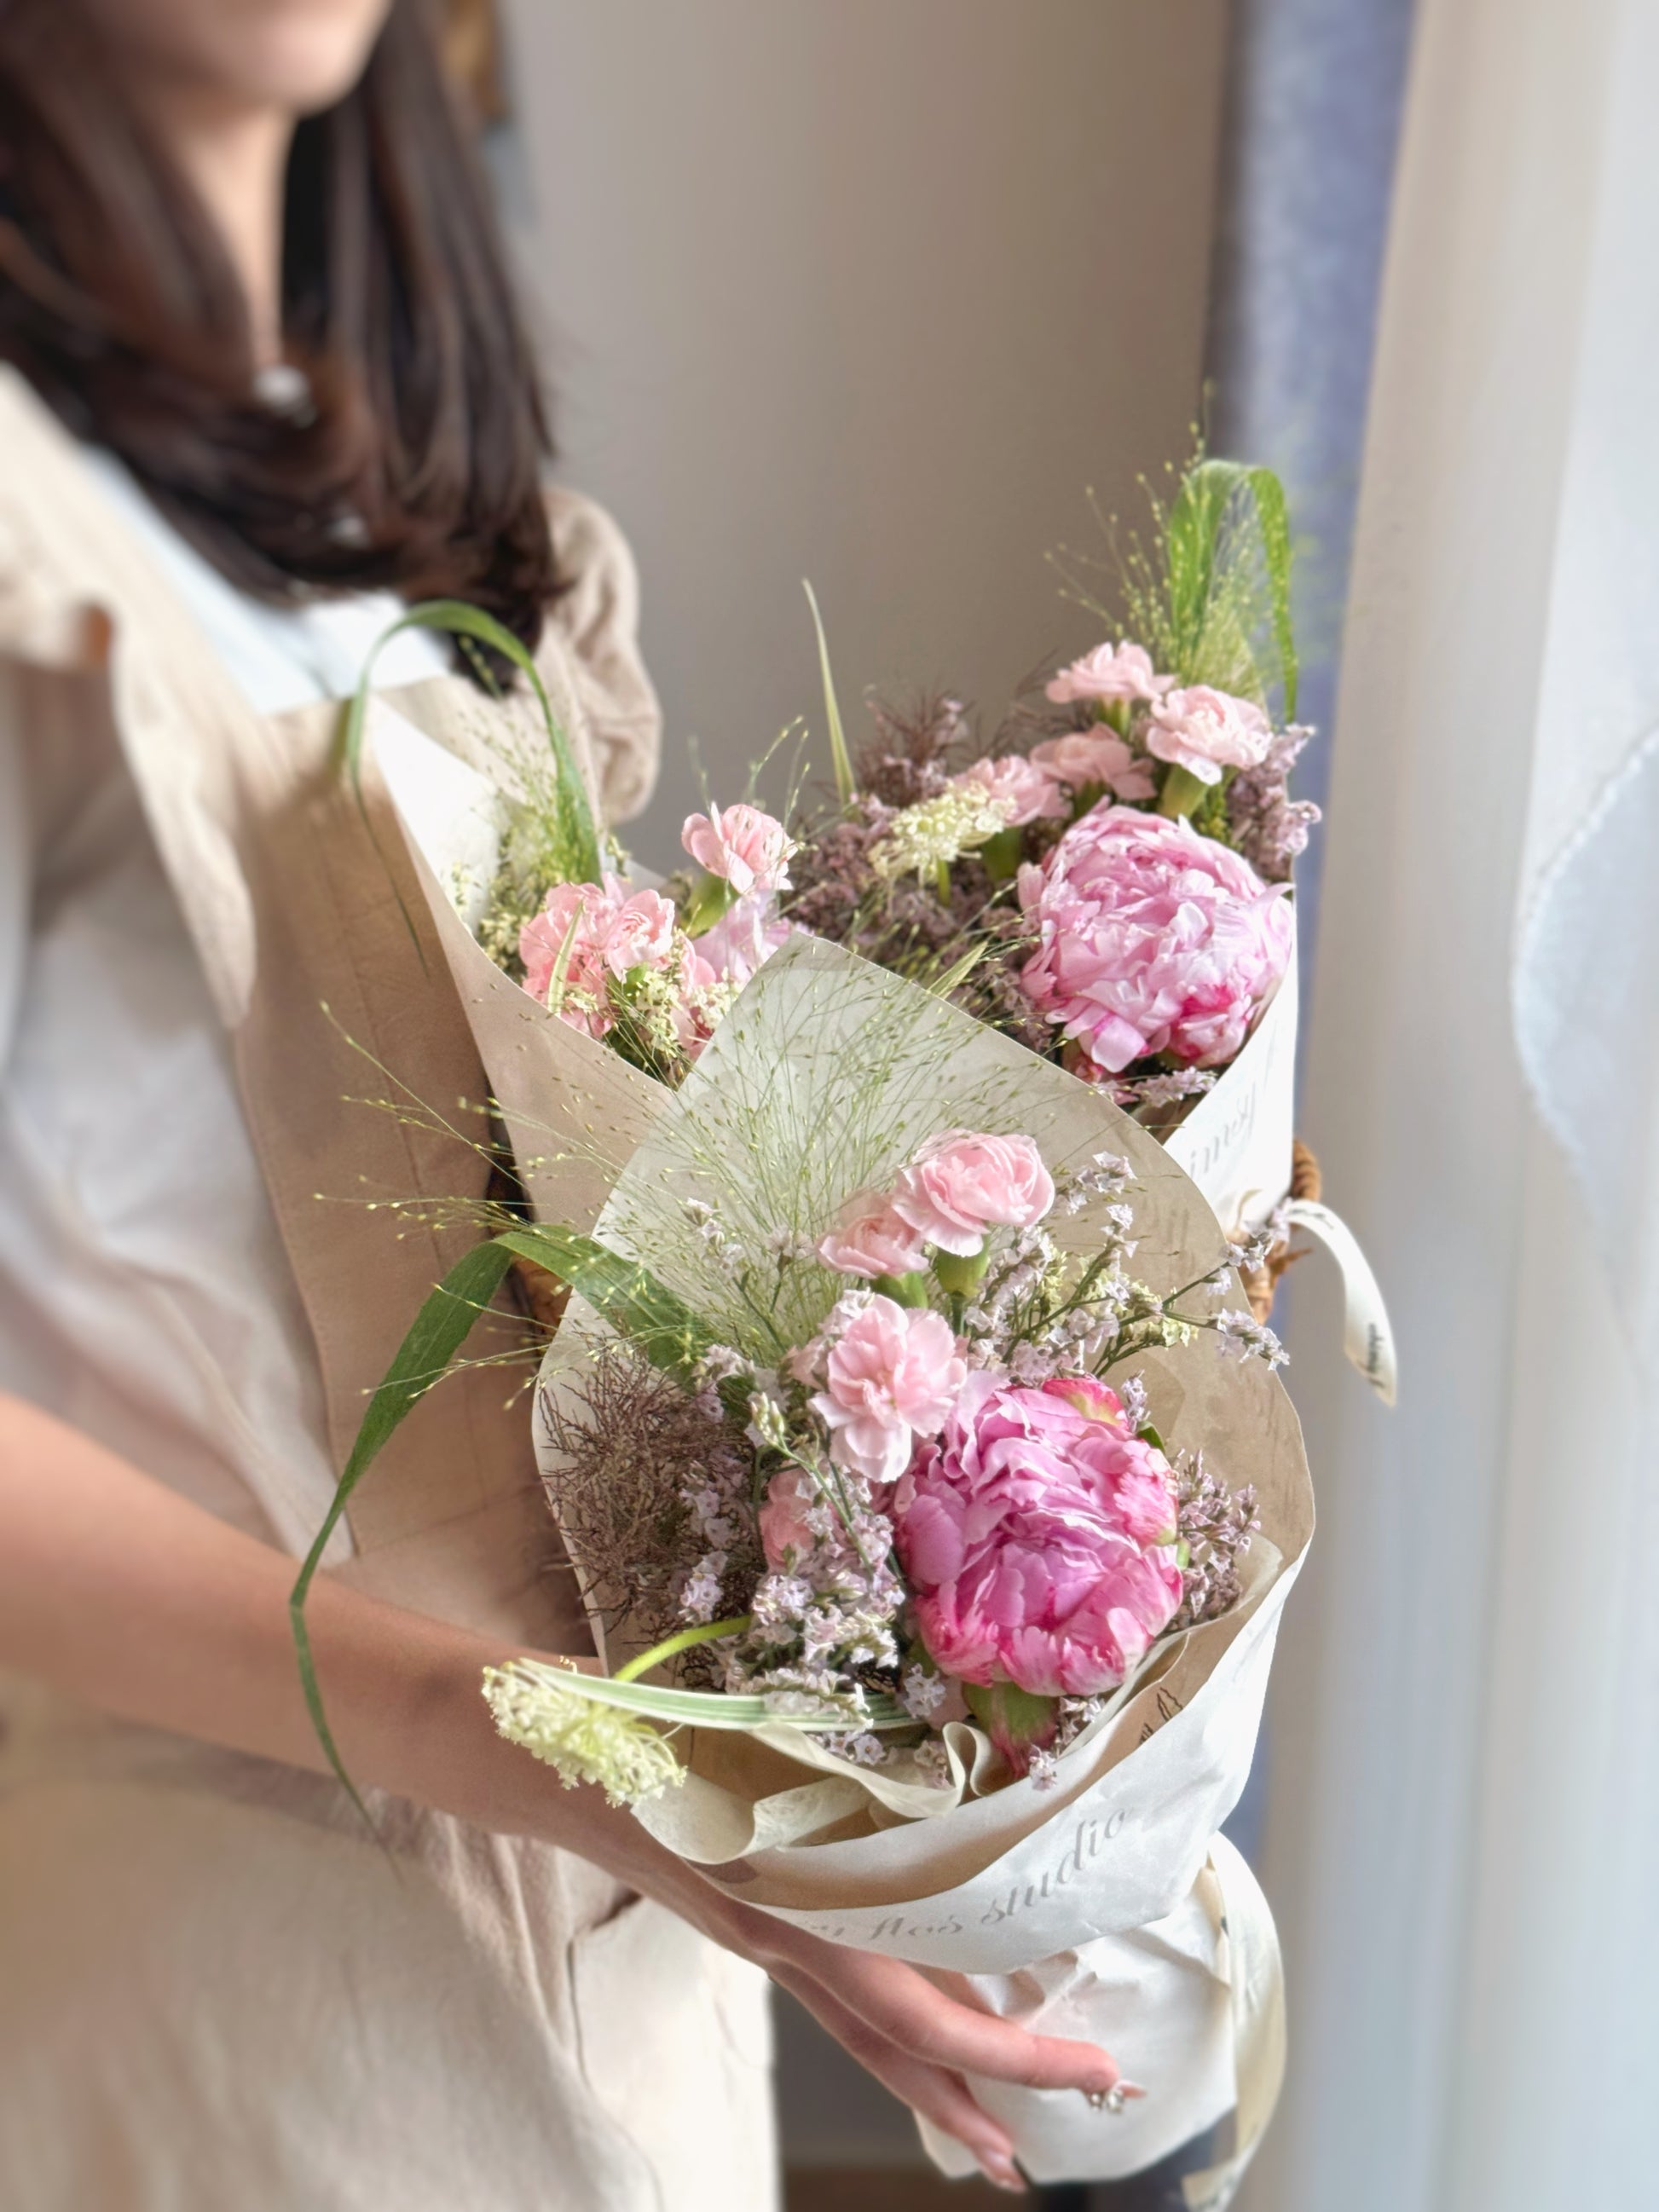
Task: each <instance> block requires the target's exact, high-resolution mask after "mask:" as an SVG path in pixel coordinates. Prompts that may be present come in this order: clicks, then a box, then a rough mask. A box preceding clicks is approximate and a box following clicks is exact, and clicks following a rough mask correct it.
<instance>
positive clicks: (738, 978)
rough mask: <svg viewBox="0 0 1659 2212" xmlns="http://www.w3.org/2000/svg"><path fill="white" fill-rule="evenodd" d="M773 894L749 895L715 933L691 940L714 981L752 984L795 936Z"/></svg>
mask: <svg viewBox="0 0 1659 2212" xmlns="http://www.w3.org/2000/svg"><path fill="white" fill-rule="evenodd" d="M792 935H793V924H792V923H790V922H787V921H783V920H782V919H781V917H780V916H779V915H778V913H777V910H776V902H775V899H774V897H773V895H772V893H771V892H770V891H759V890H756V891H750V893H749V894H748V896H746V897H744V898H740V899H739V900H738V902H737V903H736V905H735V906H732V907H729V908H727V909H726V913H725V914H723V915H721V917H720V920H719V921H717V922H716V923H715V924H714V927H713V928H712V929H706V930H704V932H703V933H702V936H701V937H698V938H695V939H693V940H692V943H693V947H694V950H695V951H696V955H697V957H698V958H699V959H700V960H702V962H703V963H705V964H706V965H707V967H708V971H709V975H710V977H711V979H713V980H715V981H720V982H724V983H736V984H738V985H739V986H741V985H743V984H744V983H747V982H749V981H750V980H751V978H752V977H753V976H754V975H756V974H757V973H758V971H759V970H760V969H763V967H764V966H765V965H766V963H767V962H768V961H769V959H770V958H771V957H772V955H773V954H774V953H775V951H777V950H778V949H779V947H780V946H781V945H787V943H788V942H789V939H790V938H791V936H792Z"/></svg>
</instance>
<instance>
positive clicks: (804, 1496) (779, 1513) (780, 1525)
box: [755, 1467, 822, 1573]
mask: <svg viewBox="0 0 1659 2212" xmlns="http://www.w3.org/2000/svg"><path fill="white" fill-rule="evenodd" d="M815 1510H816V1511H820V1512H821V1511H822V1508H821V1507H820V1506H819V1505H818V1498H817V1486H816V1485H815V1484H814V1482H813V1480H812V1478H811V1475H810V1474H807V1472H806V1470H805V1468H799V1467H785V1468H779V1470H778V1472H777V1473H776V1474H775V1475H774V1476H773V1477H772V1480H771V1481H770V1482H769V1484H768V1485H767V1488H766V1503H765V1504H764V1505H763V1506H762V1507H761V1509H760V1511H759V1512H758V1513H757V1515H756V1516H755V1518H756V1519H757V1522H759V1523H760V1539H761V1548H762V1549H763V1551H764V1553H766V1564H767V1565H768V1566H769V1567H770V1568H772V1570H773V1571H774V1572H775V1573H783V1572H784V1571H787V1568H788V1566H789V1565H790V1555H791V1554H792V1553H793V1556H794V1560H795V1562H796V1563H797V1564H799V1561H800V1560H802V1559H805V1557H806V1556H807V1554H808V1553H810V1552H811V1550H812V1548H813V1547H814V1546H815V1545H816V1543H817V1535H816V1534H815V1532H814V1530H813V1528H812V1526H811V1516H812V1515H813V1513H814V1511H815Z"/></svg>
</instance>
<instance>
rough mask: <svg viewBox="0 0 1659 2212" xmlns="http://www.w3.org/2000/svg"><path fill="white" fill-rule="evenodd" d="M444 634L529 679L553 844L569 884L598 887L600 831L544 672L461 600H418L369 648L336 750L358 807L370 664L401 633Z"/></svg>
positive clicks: (505, 632)
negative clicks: (542, 743)
mask: <svg viewBox="0 0 1659 2212" xmlns="http://www.w3.org/2000/svg"><path fill="white" fill-rule="evenodd" d="M406 629H435V630H442V631H444V632H445V633H447V635H449V636H451V637H459V638H462V639H471V640H473V641H475V642H476V643H477V644H479V645H487V646H489V647H490V648H491V650H492V651H494V652H495V653H500V654H501V656H502V658H503V659H506V660H509V661H511V662H512V664H513V666H514V667H515V668H517V669H519V670H520V671H521V672H522V673H523V674H524V675H525V676H526V678H528V679H529V683H530V687H531V690H532V691H533V692H534V693H535V695H536V698H537V702H538V704H539V706H540V708H541V710H542V716H543V719H544V720H545V722H546V724H547V736H548V743H549V745H550V747H551V750H552V753H553V763H554V801H555V804H556V807H557V810H558V822H557V824H556V828H557V832H558V836H557V843H556V851H557V854H558V858H559V863H560V866H561V867H562V870H563V871H564V880H565V881H566V882H568V883H597V882H598V881H599V877H600V873H601V870H602V860H601V855H600V851H599V832H598V830H597V829H596V828H595V827H594V823H593V811H592V807H591V806H590V805H588V803H587V792H586V787H584V785H583V783H582V780H581V776H580V773H579V772H578V770H577V767H576V760H575V756H574V753H573V752H572V751H571V750H570V741H569V739H568V738H567V736H566V735H565V732H564V730H563V728H562V726H561V724H560V721H559V719H558V717H557V715H556V714H555V713H554V712H553V702H552V701H551V699H550V698H549V696H548V694H547V686H546V684H544V682H543V680H542V672H541V671H540V669H539V668H538V667H537V665H536V663H535V659H534V657H533V656H532V653H530V652H529V650H528V648H527V647H526V646H525V644H524V642H523V641H522V640H521V639H520V638H516V637H514V636H513V633H512V631H511V630H510V629H506V628H505V627H504V626H503V625H502V624H501V623H498V622H497V621H496V620H495V617H494V616H493V615H488V614H486V613H485V612H484V611H483V608H482V607H471V606H468V605H467V604H466V603H465V600H463V599H422V601H421V602H420V603H419V604H418V605H416V606H412V607H410V608H409V609H408V610H407V611H406V612H404V614H402V615H400V616H399V617H398V619H397V621H396V622H394V623H391V624H389V626H388V627H387V628H386V629H383V630H382V631H381V633H380V636H379V637H377V638H376V639H375V641H374V644H373V646H372V647H370V648H369V653H368V659H367V660H365V661H364V663H363V672H362V676H361V677H360V678H359V679H358V683H357V689H356V691H355V692H354V694H353V695H352V697H351V700H350V702H349V704H348V706H347V708H346V714H345V720H344V724H343V728H342V732H341V741H340V751H341V759H342V764H343V767H344V769H345V772H346V774H347V775H349V777H350V779H351V782H352V786H353V788H354V789H355V790H356V791H357V793H358V797H359V804H360V805H361V803H362V757H363V731H364V728H365V726H366V724H367V722H368V702H369V699H370V697H371V696H372V694H371V691H370V683H371V679H372V678H373V676H374V664H375V662H376V661H377V660H378V659H379V658H380V653H382V651H383V650H384V649H385V647H386V646H388V645H389V644H390V643H391V642H392V639H393V638H394V637H396V636H397V635H398V632H399V631H400V630H406Z"/></svg>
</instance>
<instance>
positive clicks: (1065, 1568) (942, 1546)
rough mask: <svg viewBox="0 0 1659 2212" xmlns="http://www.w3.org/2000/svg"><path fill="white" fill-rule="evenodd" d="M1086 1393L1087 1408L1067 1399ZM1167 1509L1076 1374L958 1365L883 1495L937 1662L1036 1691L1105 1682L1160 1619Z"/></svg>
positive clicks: (1165, 1583)
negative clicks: (1026, 1382) (1025, 1385)
mask: <svg viewBox="0 0 1659 2212" xmlns="http://www.w3.org/2000/svg"><path fill="white" fill-rule="evenodd" d="M1079 1386H1080V1388H1079ZM1097 1392H1098V1393H1100V1399H1099V1400H1097V1401H1095V1402H1096V1403H1097V1410H1096V1411H1088V1410H1084V1409H1083V1408H1082V1407H1080V1406H1079V1403H1078V1402H1077V1400H1078V1398H1079V1395H1081V1396H1084V1397H1085V1400H1087V1399H1089V1398H1090V1397H1091V1395H1092V1394H1094V1393H1097ZM1102 1401H1110V1402H1109V1403H1106V1402H1102ZM1176 1516H1177V1506H1176V1496H1175V1490H1174V1486H1173V1484H1172V1481H1171V1479H1170V1465H1169V1462H1168V1461H1167V1460H1166V1459H1165V1458H1164V1455H1163V1453H1162V1452H1161V1451H1159V1450H1158V1449H1157V1447H1156V1446H1155V1445H1152V1444H1150V1443H1142V1442H1141V1441H1140V1440H1139V1438H1138V1437H1135V1436H1133V1434H1131V1432H1130V1430H1129V1427H1128V1424H1127V1421H1125V1419H1123V1415H1122V1411H1121V1407H1120V1406H1119V1405H1118V1401H1117V1400H1116V1398H1115V1394H1114V1393H1112V1392H1109V1391H1101V1386H1099V1385H1098V1384H1096V1383H1093V1382H1092V1380H1091V1378H1090V1377H1087V1376H1082V1377H1076V1378H1073V1377H1060V1378H1056V1379H1055V1380H1054V1382H1051V1383H1047V1384H1045V1385H1044V1386H1043V1387H1042V1389H1021V1388H1018V1387H1017V1386H1015V1385H1013V1384H1011V1383H1008V1382H1006V1380H1005V1379H1003V1378H1002V1377H1000V1376H994V1375H990V1374H986V1373H981V1374H977V1375H975V1376H971V1377H970V1378H969V1382H968V1383H967V1384H966V1386H965V1387H964V1389H963V1391H962V1394H961V1395H960V1396H959V1398H958V1399H957V1404H956V1406H955V1407H954V1409H953V1410H952V1412H951V1416H950V1418H949V1419H947V1420H946V1422H945V1425H944V1430H943V1432H942V1434H941V1435H940V1436H939V1439H938V1441H937V1442H936V1443H924V1444H922V1445H921V1447H920V1448H919V1449H918V1450H917V1452H916V1455H915V1459H914V1460H913V1461H912V1462H911V1465H910V1468H909V1470H908V1473H907V1474H905V1476H904V1478H903V1480H902V1481H901V1482H900V1484H899V1486H898V1488H897V1490H896V1492H895V1493H894V1497H893V1504H892V1518H893V1522H894V1528H895V1532H896V1541H897V1547H898V1554H899V1559H900V1560H901V1562H902V1565H903V1567H904V1571H905V1573H906V1575H907V1576H908V1578H909V1582H910V1586H911V1588H912V1589H913V1590H914V1591H915V1609H916V1623H917V1626H918V1627H919V1628H920V1630H921V1637H922V1641H923V1642H924V1643H925V1644H926V1645H927V1650H928V1651H929V1653H930V1654H931V1655H932V1656H933V1660H934V1661H935V1662H936V1663H937V1665H938V1666H939V1668H940V1669H941V1670H942V1671H943V1672H944V1673H945V1674H950V1675H953V1676H955V1677H956V1678H957V1680H959V1681H963V1682H972V1683H977V1684H980V1685H982V1686H988V1685H990V1684H992V1683H994V1682H997V1681H1010V1682H1013V1683H1016V1684H1017V1685H1018V1686H1019V1688H1021V1689H1022V1690H1028V1691H1030V1692H1031V1693H1032V1694H1033V1695H1035V1696H1037V1697H1094V1696H1097V1695H1098V1694H1099V1693H1100V1692H1102V1691H1104V1690H1110V1689H1115V1687H1116V1686H1117V1685H1118V1684H1119V1683H1120V1682H1121V1681H1122V1680H1123V1679H1124V1677H1125V1675H1126V1674H1128V1673H1129V1672H1130V1671H1131V1670H1132V1669H1133V1668H1134V1667H1135V1666H1136V1665H1137V1664H1138V1663H1139V1661H1140V1660H1141V1658H1142V1657H1143V1656H1145V1654H1146V1650H1147V1648H1148V1646H1149V1645H1150V1644H1152V1640H1153V1638H1155V1637H1157V1636H1158V1635H1160V1634H1162V1632H1164V1629H1165V1628H1167V1627H1168V1626H1169V1624H1170V1620H1172V1619H1173V1618H1174V1615H1175V1613H1176V1608H1177V1607H1179V1605H1180V1603H1181V1598H1182V1577H1181V1569H1180V1566H1179V1565H1178V1564H1177V1554H1176V1550H1175V1542H1176Z"/></svg>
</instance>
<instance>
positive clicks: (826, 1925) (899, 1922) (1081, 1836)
mask: <svg viewBox="0 0 1659 2212" xmlns="http://www.w3.org/2000/svg"><path fill="white" fill-rule="evenodd" d="M1128 1818H1129V1816H1128V1814H1127V1812H1125V1811H1124V1809H1123V1808H1122V1807H1121V1806H1120V1807H1119V1808H1118V1809H1117V1811H1116V1812H1115V1813H1114V1814H1111V1815H1110V1816H1109V1818H1108V1819H1107V1820H1079V1822H1078V1823H1077V1825H1076V1826H1075V1827H1074V1828H1073V1831H1072V1833H1071V1835H1070V1838H1068V1840H1067V1842H1066V1846H1065V1848H1064V1850H1062V1851H1061V1853H1060V1858H1059V1860H1058V1862H1057V1863H1055V1864H1054V1866H1052V1867H1050V1868H1048V1870H1047V1871H1046V1872H1045V1873H1044V1874H1043V1875H1041V1876H1040V1878H1039V1879H1038V1880H1036V1881H1017V1882H1014V1883H1012V1885H1011V1886H1010V1887H1008V1888H1007V1889H1006V1890H1004V1891H1002V1892H1000V1893H999V1894H998V1895H997V1896H996V1897H994V1899H992V1900H991V1902H990V1903H989V1904H988V1905H987V1906H986V1908H985V1910H984V1911H982V1912H981V1913H979V1914H978V1915H977V1916H975V1920H976V1924H977V1925H978V1926H979V1927H981V1928H996V1927H1000V1925H1001V1923H1003V1922H1004V1921H1006V1920H1017V1919H1018V1917H1019V1916H1020V1914H1021V1913H1023V1912H1030V1911H1032V1910H1033V1908H1034V1907H1036V1905H1041V1904H1042V1903H1043V1902H1044V1901H1045V1900H1046V1899H1048V1897H1049V1896H1050V1895H1052V1893H1054V1891H1055V1890H1057V1889H1065V1888H1066V1887H1069V1886H1070V1884H1071V1883H1072V1882H1073V1881H1075V1880H1076V1879H1077V1877H1078V1875H1080V1874H1082V1873H1083V1871H1084V1870H1085V1868H1086V1867H1087V1866H1088V1864H1089V1863H1090V1861H1091V1859H1094V1858H1096V1857H1098V1856H1099V1854H1100V1852H1101V1850H1103V1847H1104V1846H1105V1845H1106V1844H1109V1843H1113V1842H1115V1840H1116V1838H1118V1837H1119V1836H1121V1834H1122V1832H1123V1830H1124V1827H1125V1826H1126V1825H1127V1821H1128ZM967 1926H968V1923H967V1921H966V1920H965V1919H964V1918H963V1916H962V1915H961V1914H960V1913H957V1912H948V1913H945V1915H943V1916H942V1917H940V1918H939V1919H938V1920H912V1919H909V1918H908V1917H906V1916H905V1915H904V1914H903V1913H902V1912H889V1913H885V1914H884V1915H883V1917H881V1918H880V1919H879V1920H877V1921H876V1922H875V1923H873V1924H872V1925H868V1926H866V1925H862V1924H855V1923H853V1922H851V1921H847V1920H812V1921H809V1922H808V1923H807V1928H808V1930H809V1932H810V1933H811V1934H812V1935H814V1936H825V1937H827V1938H828V1940H829V1942H832V1943H906V1942H917V1941H920V1940H925V1939H926V1938H927V1937H929V1936H961V1935H963V1934H964V1933H965V1932H966V1929H967Z"/></svg>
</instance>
